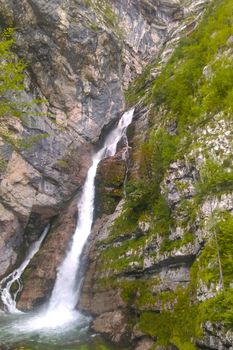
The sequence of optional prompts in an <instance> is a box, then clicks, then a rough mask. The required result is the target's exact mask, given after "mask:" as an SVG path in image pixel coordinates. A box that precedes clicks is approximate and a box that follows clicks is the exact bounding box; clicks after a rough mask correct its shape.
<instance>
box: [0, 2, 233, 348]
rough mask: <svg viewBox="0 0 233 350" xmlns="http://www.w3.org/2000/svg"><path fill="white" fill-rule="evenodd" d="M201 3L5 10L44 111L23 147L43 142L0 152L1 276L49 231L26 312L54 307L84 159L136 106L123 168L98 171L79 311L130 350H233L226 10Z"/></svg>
mask: <svg viewBox="0 0 233 350" xmlns="http://www.w3.org/2000/svg"><path fill="white" fill-rule="evenodd" d="M209 2H210V1H207V0H206V1H205V0H203V1H200V0H197V1H189V0H154V1H152V0H149V1H148V0H132V1H127V0H116V1H115V0H109V1H107V0H103V1H99V0H73V1H72V0H67V1H59V0H53V1H49V2H48V1H43V0H35V1H34V0H23V1H22V0H20V1H19V0H14V1H13V0H1V1H0V12H1V17H2V18H3V19H4V21H5V24H6V25H7V22H9V21H13V23H14V26H15V28H16V34H15V36H16V48H15V49H16V51H17V54H18V55H19V56H20V57H22V56H23V57H25V59H26V61H27V62H28V68H27V79H26V81H25V83H26V90H25V94H24V98H25V99H27V98H29V97H31V96H34V97H40V98H43V99H44V100H45V102H43V104H42V105H41V106H40V107H39V108H40V111H39V110H38V111H36V112H38V116H34V115H32V116H28V119H27V120H26V121H25V122H24V123H21V124H20V123H19V124H17V125H16V129H17V132H18V133H20V134H21V135H23V136H25V135H26V136H27V135H37V134H40V133H41V132H46V133H48V137H47V138H45V139H42V140H40V141H39V142H38V143H36V144H34V145H33V146H32V147H31V148H30V149H29V150H22V151H21V152H17V153H16V152H13V151H12V150H11V149H10V148H9V147H8V146H7V145H5V144H4V143H3V142H2V143H1V152H2V154H3V156H4V157H5V158H6V160H7V161H8V164H7V167H6V169H5V170H4V172H2V174H1V183H0V198H1V205H0V213H1V215H0V228H1V229H2V232H1V233H2V234H1V237H0V249H1V251H0V257H1V266H0V269H1V270H0V275H4V274H5V273H6V272H7V271H9V270H11V269H12V266H13V265H14V264H15V263H16V261H17V259H18V260H20V259H22V257H23V252H21V254H19V251H20V248H21V250H24V247H25V245H26V244H28V243H29V242H30V241H31V240H33V239H35V237H36V236H37V235H38V233H39V232H40V230H41V228H42V226H43V225H45V224H46V222H48V221H51V222H52V229H51V231H50V233H49V235H48V237H47V239H46V241H45V244H44V245H43V246H42V248H41V250H40V252H39V254H38V255H37V256H35V258H34V259H33V260H32V262H31V264H30V265H29V267H28V268H27V270H26V272H25V274H24V276H23V280H24V289H23V291H22V293H21V295H20V298H19V301H18V305H19V307H20V308H22V309H31V308H33V307H36V306H38V305H40V304H41V303H42V302H44V301H46V300H47V299H48V298H49V295H50V293H51V290H52V287H53V283H54V279H55V275H56V268H57V266H58V265H59V264H60V262H61V260H62V259H63V256H64V254H65V251H66V249H67V246H68V242H69V239H70V237H71V235H72V233H73V230H74V227H75V223H76V216H77V212H76V211H77V209H76V203H77V199H78V196H79V190H80V188H81V186H82V184H83V180H84V178H85V175H86V171H87V168H88V166H89V164H90V155H91V151H92V150H93V147H94V146H95V145H96V143H97V142H98V140H99V137H100V135H101V134H102V135H103V134H105V133H106V130H107V129H108V128H109V125H113V124H114V120H115V119H116V118H117V117H119V115H120V114H121V113H122V111H123V110H124V109H125V108H128V107H131V106H136V111H135V118H134V122H133V125H132V126H131V127H130V130H129V131H128V134H129V135H128V136H129V142H130V144H129V146H130V157H129V159H128V162H127V164H125V162H124V161H123V160H122V153H124V146H125V145H119V152H118V153H117V155H116V156H115V157H114V158H112V159H111V158H109V159H106V160H104V161H102V162H101V163H100V166H99V169H98V173H97V177H96V186H97V191H96V211H95V225H94V227H93V232H92V234H91V237H90V239H89V242H88V244H87V247H86V251H85V258H86V259H87V269H86V274H85V279H84V283H83V287H82V293H81V298H80V302H79V305H78V307H79V308H80V309H81V310H82V311H85V312H87V313H90V314H91V315H93V316H94V317H95V320H94V322H93V325H92V327H93V329H94V330H95V331H96V332H101V333H103V334H106V335H107V336H108V337H109V338H111V340H112V341H114V342H125V341H127V342H129V343H131V344H133V347H134V348H135V349H137V350H140V349H142V350H146V349H149V348H151V347H152V348H154V349H158V350H160V349H181V350H187V349H188V350H189V349H190V350H192V349H216V350H217V349H222V350H227V349H231V348H232V347H233V335H232V312H231V308H232V305H233V302H232V300H233V297H232V249H233V247H232V239H231V233H232V229H233V219H232V210H233V198H232V188H233V187H232V181H233V177H232V157H231V155H232V130H233V128H232V79H233V75H232V74H233V73H232V57H233V54H232V37H233V32H232V10H233V9H232V3H231V1H230V0H222V1H220V0H213V1H212V5H211V6H210V9H209V10H208V11H207V13H206V14H205V15H204V16H205V17H204V20H202V16H203V13H204V12H205V11H204V10H205V8H206V6H207V5H208V3H209ZM201 20H202V22H201V24H200V27H198V24H199V22H200V21H201ZM41 111H42V112H43V114H44V115H43V116H41V115H40V113H39V112H41ZM121 146H122V147H121ZM126 175H127V177H126ZM126 180H127V181H126ZM32 285H33V286H34V289H33V290H32V288H31V286H32Z"/></svg>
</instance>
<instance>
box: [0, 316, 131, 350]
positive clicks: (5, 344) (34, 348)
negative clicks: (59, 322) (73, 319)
mask: <svg viewBox="0 0 233 350" xmlns="http://www.w3.org/2000/svg"><path fill="white" fill-rule="evenodd" d="M34 317H35V314H19V315H7V314H4V313H2V314H0V349H1V350H128V349H127V348H126V347H122V346H120V347H116V346H114V345H113V344H110V343H108V342H107V341H106V340H104V339H103V338H102V337H100V336H99V335H97V334H93V333H91V332H90V331H89V326H88V324H89V322H88V321H87V319H85V318H84V320H82V322H79V323H77V324H70V325H69V326H66V328H64V327H63V328H57V329H49V330H48V329H47V330H38V331H30V332H28V331H27V330H26V328H27V327H25V325H29V324H30V322H31V321H32V320H33V319H34Z"/></svg>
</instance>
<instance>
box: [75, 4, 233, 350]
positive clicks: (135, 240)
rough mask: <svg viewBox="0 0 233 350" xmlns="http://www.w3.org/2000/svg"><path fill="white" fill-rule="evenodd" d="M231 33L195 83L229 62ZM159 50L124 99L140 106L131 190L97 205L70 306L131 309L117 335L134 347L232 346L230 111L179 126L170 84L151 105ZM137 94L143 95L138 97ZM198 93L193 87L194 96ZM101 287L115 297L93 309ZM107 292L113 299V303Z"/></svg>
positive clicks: (134, 132)
mask: <svg viewBox="0 0 233 350" xmlns="http://www.w3.org/2000/svg"><path fill="white" fill-rule="evenodd" d="M194 5H195V4H194ZM217 25H218V24H217ZM187 28H188V29H190V30H191V29H193V27H192V26H190V27H189V26H187V27H186V30H187ZM202 30H203V27H202ZM181 32H182V31H180V32H179V30H178V31H177V33H181ZM178 37H179V35H178ZM178 37H177V39H178ZM229 40H230V39H229V38H228V37H227V36H226V38H225V42H223V47H222V48H221V50H222V51H221V53H220V52H219V51H218V50H216V55H215V56H214V57H212V61H211V62H210V63H209V67H208V69H203V72H202V73H201V74H200V76H199V77H198V78H199V80H198V84H199V83H200V81H201V80H202V79H203V80H204V79H209V80H208V82H210V80H211V78H210V73H208V74H207V76H206V72H207V71H208V72H211V67H215V69H216V66H215V64H216V62H218V63H217V64H219V66H220V67H222V65H221V60H222V62H225V61H224V60H225V59H226V60H227V62H229V61H231V60H232V48H231V47H230V45H229ZM170 44H171V43H167V45H168V46H167V48H168V47H169V45H170ZM168 51H169V49H168ZM181 52H182V50H181ZM179 53H180V52H179ZM167 54H168V56H169V54H170V52H167V53H166V52H165V51H164V55H163V53H162V54H161V56H160V59H161V60H160V61H159V63H158V65H156V64H155V65H154V66H153V67H152V68H151V69H150V73H149V74H145V75H144V76H143V77H142V78H141V80H136V82H135V83H134V85H133V88H135V91H133V92H132V91H130V93H132V94H134V96H133V97H134V99H133V98H132V95H130V96H129V97H130V98H132V101H133V102H138V104H137V108H136V113H135V120H134V123H133V127H132V128H131V132H132V133H131V140H130V146H131V147H132V150H131V158H130V160H131V162H130V164H131V166H130V169H129V173H128V179H129V183H128V186H129V188H128V189H127V191H126V198H124V201H121V202H120V204H119V205H118V206H117V209H116V210H115V212H114V213H113V214H111V215H107V214H108V213H107V212H105V213H104V215H102V217H101V218H99V219H98V220H97V221H96V224H95V226H94V229H93V234H92V237H91V241H90V250H89V251H88V252H87V255H88V258H89V263H88V267H87V271H86V276H85V279H84V284H83V289H82V294H81V298H80V303H79V305H78V307H79V308H80V309H81V310H83V311H85V312H90V313H92V314H93V315H95V316H97V320H101V319H102V317H103V319H104V317H105V316H106V312H107V316H108V312H110V313H114V312H115V311H116V310H117V311H119V312H121V313H122V312H123V313H127V314H130V321H131V322H128V324H127V325H128V328H127V330H126V328H125V331H124V335H126V334H127V332H128V334H130V335H131V338H130V343H131V344H134V345H135V349H140V348H143V347H144V346H145V348H147V343H148V344H149V345H148V348H149V347H151V346H152V344H153V346H154V348H156V349H184V348H187V349H195V348H196V349H224V350H228V349H231V348H232V346H233V342H232V326H230V325H229V323H228V322H229V321H228V319H226V314H225V312H226V313H228V312H227V310H228V308H229V306H227V305H229V303H231V301H230V300H232V273H231V272H229V271H228V268H229V260H227V261H226V260H225V259H228V258H227V257H228V256H231V253H230V252H229V251H230V249H231V244H230V243H229V241H228V239H229V237H231V234H230V232H232V227H233V226H232V223H233V219H232V214H233V211H232V179H233V178H232V159H231V156H230V155H231V154H232V151H233V150H232V131H231V130H232V121H231V118H229V116H230V114H231V113H232V110H231V109H230V108H229V111H231V112H229V113H230V114H228V113H226V112H224V111H220V112H219V113H216V110H215V109H214V108H213V110H211V112H208V113H209V115H208V117H207V115H206V114H201V113H203V110H201V109H200V115H199V120H198V121H197V120H195V118H193V120H189V118H188V117H187V119H185V121H186V123H187V125H185V127H184V125H182V127H183V129H181V128H182V127H181V125H180V124H179V125H178V123H179V118H181V117H180V111H179V110H178V111H177V110H176V106H175V108H174V110H176V112H177V114H176V113H175V112H174V110H172V107H173V106H172V105H173V102H174V101H176V100H175V98H176V96H175V93H174V94H172V93H171V96H172V97H171V96H170V95H169V93H170V91H169V93H168V96H169V97H171V100H169V98H168V101H166V99H164V100H163V97H164V96H163V94H164V95H166V91H164V90H162V89H161V90H159V92H160V93H161V95H159V94H158V95H155V96H156V97H158V98H161V100H162V101H163V103H161V104H158V106H159V107H157V108H156V102H157V101H154V100H153V98H154V99H155V97H154V95H153V93H154V91H155V88H159V87H158V86H156V84H154V85H153V83H154V78H156V77H158V76H159V74H160V73H161V64H163V63H164V62H165V61H166V55H167ZM178 57H179V55H178ZM180 57H181V56H180ZM180 57H179V58H180ZM182 59H183V60H182V62H179V60H178V59H177V56H175V58H174V62H175V63H174V62H173V63H174V67H175V68H174V67H172V64H171V65H170V66H169V69H168V71H169V74H168V76H166V75H165V76H166V78H167V80H168V81H171V86H169V85H168V88H171V91H172V92H174V91H176V90H173V88H174V86H172V82H173V79H174V80H175V77H176V69H177V71H178V73H177V75H179V73H180V71H181V70H179V69H180V67H181V66H182V64H183V63H185V55H184V56H182ZM228 60H229V61H228ZM190 61H192V60H191V59H190ZM177 62H179V63H177ZM223 65H224V63H223ZM229 67H230V66H228V68H229ZM182 73H183V72H182ZM212 74H213V72H212ZM215 74H216V75H217V73H215ZM219 76H220V75H219ZM143 78H144V81H143V82H142V80H143ZM212 79H213V76H212ZM213 80H214V79H213ZM213 80H211V81H213ZM155 81H156V80H155ZM138 82H139V83H138ZM160 83H161V84H163V81H162V80H160ZM198 84H197V85H198ZM138 86H139V87H140V88H141V90H140V89H139V88H138ZM198 86H199V85H198ZM208 87H209V85H208ZM150 89H152V90H153V92H152V93H151V95H152V97H153V98H151V99H150V97H151V95H150ZM206 89H207V88H206ZM197 91H198V92H200V91H199V90H198V88H197ZM207 91H208V90H207ZM227 91H228V90H227ZM202 92H203V90H202ZM143 94H147V96H146V98H144V99H143ZM135 95H136V97H135ZM196 96H199V95H198V93H197V92H196V95H195V94H194V95H193V96H192V98H193V99H195V98H197V97H196ZM209 96H210V95H208V97H207V99H208V98H209ZM148 101H149V102H150V103H151V105H150V104H149V103H148ZM164 101H165V102H164ZM186 101H188V98H187V100H186ZM205 101H206V100H205ZM195 102H196V100H195ZM166 103H167V104H166ZM174 103H175V102H174ZM187 103H188V102H187ZM145 104H147V105H146V106H145ZM154 104H155V106H154ZM171 106H172V107H171ZM186 107H187V106H186ZM195 107H196V105H195ZM220 108H221V107H220ZM187 111H189V109H187V110H186V113H187V114H189V112H187ZM190 113H191V112H190ZM192 123H193V124H192ZM180 129H181V130H182V131H181V130H180ZM148 130H150V131H149V133H151V134H150V135H149V134H148ZM161 130H162V131H161ZM183 131H184V133H182V132H183ZM177 143H178V145H179V146H178V150H177V148H176V147H177ZM174 154H175V155H176V158H175V159H174ZM223 242H225V243H223ZM230 260H231V258H230ZM223 266H225V268H224V267H223ZM222 269H223V270H225V272H222ZM221 274H223V276H221ZM224 274H225V276H224ZM90 291H91V292H90ZM106 292H108V294H111V295H112V296H113V297H112V299H110V300H109V299H108V298H106V303H104V299H102V307H103V309H102V312H101V304H99V305H98V309H97V312H96V310H95V305H94V303H92V302H91V300H96V299H95V298H98V300H100V299H101V294H102V295H104V293H106ZM228 293H229V294H228ZM114 295H117V298H116V300H117V301H116V303H115V308H112V304H113V303H114ZM113 305H114V304H113ZM195 315H198V316H197V318H196V316H195ZM230 315H231V316H232V313H231V312H230ZM107 316H106V317H107ZM231 316H230V317H231ZM198 317H200V318H199V319H198ZM201 317H203V318H202V321H200V319H201ZM126 322H127V321H126ZM224 322H225V323H224ZM195 327H198V329H199V331H198V332H199V333H198V332H197V333H195V329H196V328H195ZM184 329H185V332H183V330H184ZM102 332H103V333H105V332H106V333H107V334H109V335H110V334H111V337H112V339H113V340H114V336H112V330H111V331H109V330H107V329H104V328H102ZM122 337H123V335H122ZM168 339H169V340H168ZM144 341H145V345H144ZM163 344H164V345H163Z"/></svg>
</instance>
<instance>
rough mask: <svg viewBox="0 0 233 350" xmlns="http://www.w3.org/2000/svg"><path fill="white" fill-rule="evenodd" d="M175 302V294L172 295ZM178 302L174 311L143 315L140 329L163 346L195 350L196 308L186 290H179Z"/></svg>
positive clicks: (148, 312)
mask: <svg viewBox="0 0 233 350" xmlns="http://www.w3.org/2000/svg"><path fill="white" fill-rule="evenodd" d="M171 295H172V299H173V300H174V294H173V293H171ZM175 296H176V301H175V304H174V309H173V310H172V311H169V310H163V311H161V312H152V311H146V312H143V313H142V314H141V317H140V321H139V326H140V329H141V330H142V331H143V332H145V333H146V334H149V335H150V336H155V337H156V339H157V342H156V344H158V345H162V346H169V345H172V344H173V345H176V346H178V347H179V349H181V350H186V349H190V350H191V349H195V346H194V344H193V342H192V338H193V336H194V335H197V332H196V323H195V322H196V319H195V313H196V306H195V305H194V304H193V305H192V304H191V302H190V299H191V297H190V295H189V294H188V293H187V291H186V290H183V289H181V288H180V289H178V290H177V291H176V292H175Z"/></svg>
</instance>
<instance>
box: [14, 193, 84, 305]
mask: <svg viewBox="0 0 233 350" xmlns="http://www.w3.org/2000/svg"><path fill="white" fill-rule="evenodd" d="M77 201H78V198H77V196H75V197H74V198H73V199H72V201H71V202H70V203H68V204H67V205H66V207H65V208H64V209H63V212H62V213H61V214H60V215H59V217H58V218H57V219H56V220H55V221H54V222H53V224H52V226H51V228H50V230H49V233H48V235H47V237H46V238H45V240H44V242H43V245H42V247H41V248H40V251H39V252H38V253H37V254H36V255H35V257H34V258H33V259H32V260H31V262H30V265H29V266H28V267H27V269H26V270H25V271H24V273H23V275H22V280H23V285H24V288H23V290H22V292H21V294H20V298H19V302H18V303H17V307H18V308H19V309H20V310H24V311H26V310H31V309H35V308H36V307H38V306H40V305H41V304H43V303H45V302H46V301H48V300H49V297H50V295H51V291H52V289H53V286H54V281H55V278H56V275H57V268H58V267H59V265H60V264H61V262H62V261H63V259H64V256H65V253H66V250H67V249H68V247H69V242H70V240H71V237H72V235H73V232H74V231H75V227H76V222H77V215H78V211H77ZM32 286H33V288H32Z"/></svg>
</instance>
